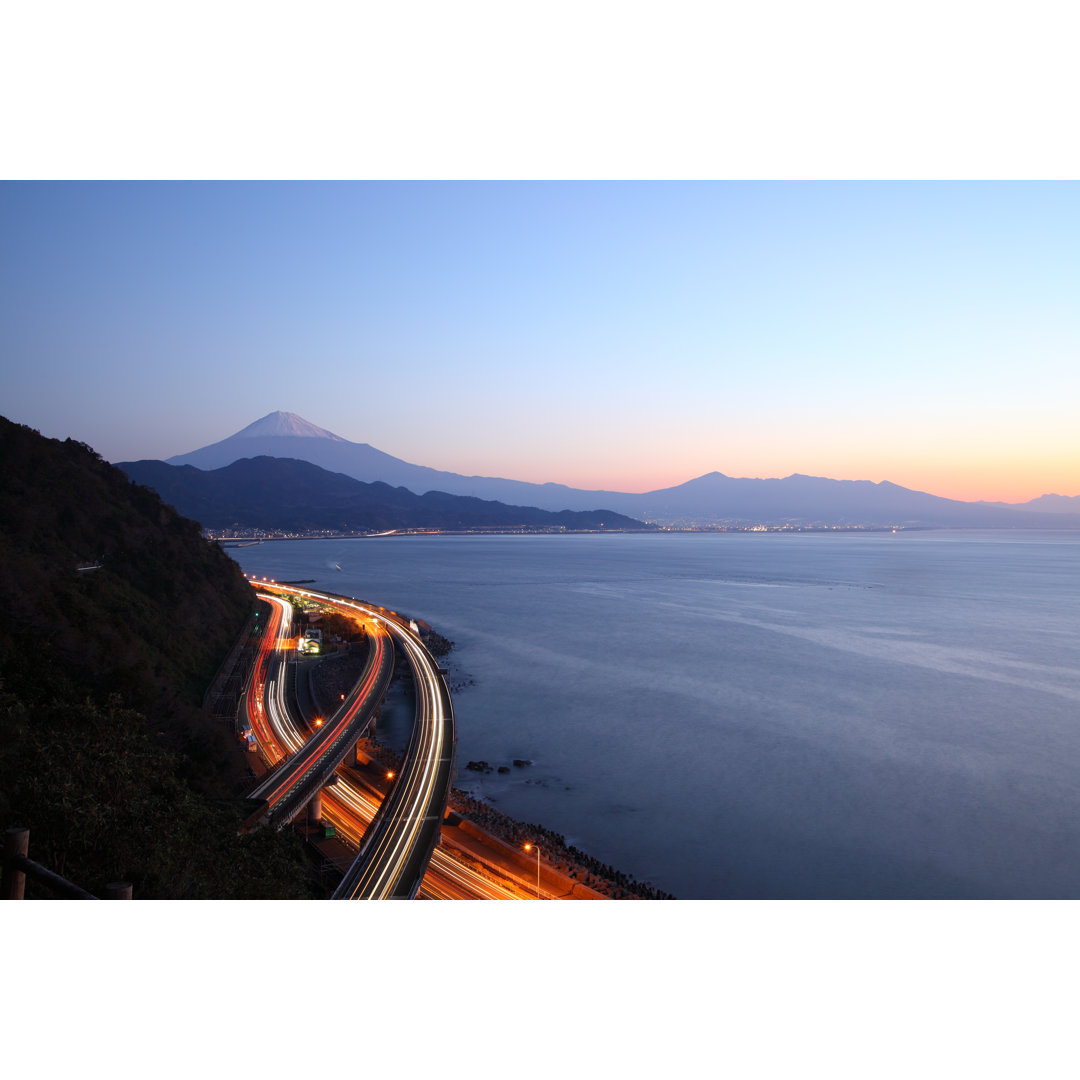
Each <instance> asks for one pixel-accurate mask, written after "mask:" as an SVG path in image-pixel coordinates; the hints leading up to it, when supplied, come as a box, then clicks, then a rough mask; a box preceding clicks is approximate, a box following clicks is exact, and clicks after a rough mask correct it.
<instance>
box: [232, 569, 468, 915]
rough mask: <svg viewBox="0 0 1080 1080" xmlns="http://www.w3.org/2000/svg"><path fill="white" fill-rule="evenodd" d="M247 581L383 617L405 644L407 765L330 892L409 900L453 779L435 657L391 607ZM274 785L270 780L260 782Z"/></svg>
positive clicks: (450, 716) (448, 717)
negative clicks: (412, 697)
mask: <svg viewBox="0 0 1080 1080" xmlns="http://www.w3.org/2000/svg"><path fill="white" fill-rule="evenodd" d="M253 584H254V585H255V586H256V588H259V589H263V590H274V591H275V592H285V593H286V594H292V595H296V596H306V597H310V598H312V599H316V600H319V601H320V602H322V603H326V604H329V605H332V606H333V607H336V608H339V609H341V610H346V611H349V610H351V611H353V612H355V613H358V614H361V615H363V616H365V617H366V618H367V619H370V620H372V621H374V622H375V623H376V624H379V623H382V624H384V625H385V628H386V630H388V631H389V632H390V633H391V634H392V635H393V637H394V639H395V641H396V642H397V643H398V644H399V645H400V646H401V647H402V648H403V649H404V650H405V655H406V657H407V659H408V661H409V664H410V666H411V668H412V671H413V679H414V683H415V686H416V715H415V718H414V722H413V733H412V738H411V739H410V742H409V746H408V749H407V750H406V754H405V763H404V765H403V766H402V769H401V772H400V774H399V776H398V778H397V780H396V782H395V784H394V787H393V788H392V790H391V791H390V794H389V795H388V796H387V798H386V800H385V801H384V802H383V804H382V806H381V807H380V808H379V811H378V813H377V814H376V818H375V821H374V822H373V823H372V825H371V827H370V828H369V829H368V830H367V831H366V833H365V835H364V839H363V846H362V847H361V850H360V854H359V855H358V856H357V858H356V860H355V862H354V863H353V865H352V867H350V869H349V871H348V873H347V874H346V875H345V878H344V880H343V881H342V883H341V885H340V886H339V888H338V889H337V891H336V892H335V893H334V898H335V899H372V900H376V899H412V898H413V897H414V896H416V894H417V891H418V890H419V888H420V883H421V881H422V880H423V877H424V872H425V870H426V868H427V866H428V863H429V861H430V859H431V856H432V852H433V850H434V848H435V845H436V844H437V843H438V840H439V835H440V831H441V828H442V821H443V817H444V816H445V812H446V800H447V798H448V796H449V793H450V784H451V782H452V780H453V766H454V743H455V735H454V711H453V705H452V703H451V701H450V693H449V691H448V690H447V687H446V684H445V682H444V681H443V678H442V675H441V673H440V671H439V667H438V665H437V663H436V662H435V660H434V658H433V657H432V656H431V654H430V653H429V652H428V651H427V649H426V648H425V647H424V645H423V644H422V642H421V641H420V639H419V636H418V635H417V634H416V633H415V632H414V631H413V630H412V629H411V627H410V626H409V625H408V624H407V622H406V621H405V620H404V619H402V618H401V617H400V616H397V615H395V614H394V613H393V612H388V611H386V610H385V609H383V608H378V607H375V606H373V605H366V604H361V603H359V602H358V601H355V600H351V599H347V598H345V597H341V596H333V595H330V594H327V593H319V592H312V591H310V590H306V589H299V588H296V587H295V586H289V585H278V584H276V583H267V582H261V583H255V582H253ZM361 681H363V679H362V680H361ZM311 741H312V742H314V741H315V740H311ZM297 756H298V757H299V756H300V755H297ZM272 783H273V778H271V780H268V781H267V782H266V785H265V786H267V787H268V788H269V786H271V785H272ZM260 790H262V789H260ZM262 797H264V798H265V797H267V796H266V795H263V796H262ZM301 805H302V804H301Z"/></svg>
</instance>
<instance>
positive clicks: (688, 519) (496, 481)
mask: <svg viewBox="0 0 1080 1080" xmlns="http://www.w3.org/2000/svg"><path fill="white" fill-rule="evenodd" d="M278 431H286V432H291V433H289V434H266V432H278ZM312 431H314V432H319V433H321V434H318V435H312V434H310V432H312ZM245 432H248V434H244V433H245ZM260 456H266V457H273V458H292V459H299V460H302V461H308V462H310V463H311V464H314V465H318V466H319V467H320V468H323V469H326V470H327V471H329V472H332V473H340V474H344V475H345V476H349V477H351V478H353V479H354V480H359V481H361V482H364V483H374V482H382V483H386V484H389V485H390V486H391V487H404V488H407V489H408V490H409V491H411V492H413V493H414V494H417V495H423V494H425V493H427V492H429V491H440V492H445V493H447V494H451V495H463V496H468V497H472V498H479V499H484V500H488V501H497V502H501V503H506V504H509V505H514V506H531V507H536V508H537V509H541V510H550V511H561V510H595V509H596V508H597V507H601V506H602V507H604V508H605V509H608V510H611V511H613V512H615V513H619V514H623V515H626V516H627V517H631V518H635V519H637V520H642V521H652V522H659V523H663V524H668V525H722V524H736V525H737V524H753V523H784V522H790V523H792V524H804V525H809V524H821V525H833V524H837V525H845V524H846V525H853V524H872V525H879V526H896V525H909V526H911V525H917V526H924V527H961V528H1012V527H1023V528H1080V496H1076V497H1072V496H1053V497H1050V496H1040V497H1039V499H1035V500H1031V502H1030V503H1026V504H1025V503H1018V504H1009V503H986V502H972V503H968V502H963V501H961V500H956V499H946V498H944V497H943V496H939V495H932V494H930V493H928V492H920V491H915V490H913V489H910V488H905V487H902V486H901V485H899V484H895V483H893V482H892V481H889V480H881V481H872V480H833V479H831V478H829V477H815V476H809V475H807V474H805V473H792V474H791V475H789V476H787V477H783V478H750V477H731V476H727V475H726V474H724V473H722V472H719V471H718V470H712V471H711V472H707V473H703V474H702V475H701V476H698V477H693V478H692V479H690V480H687V481H685V482H684V483H682V484H676V485H673V486H671V487H668V488H661V489H657V490H655V491H649V492H644V493H642V494H635V493H627V492H617V491H607V490H587V489H581V488H572V487H569V486H567V485H565V484H559V483H555V482H552V481H549V482H547V483H543V484H535V483H530V482H527V481H522V480H510V479H506V478H503V477H486V476H464V475H461V474H459V473H452V472H448V471H444V470H439V469H432V468H429V467H427V466H423V465H414V464H412V463H410V462H407V461H403V460H402V459H401V458H396V457H393V456H392V455H390V454H387V453H385V452H384V451H382V450H379V449H377V448H376V447H373V446H371V445H370V444H369V443H355V442H351V441H349V440H348V439H343V438H342V437H341V436H339V435H335V434H334V433H332V432H329V431H326V429H324V428H320V427H318V426H317V425H315V424H311V423H310V422H309V421H307V420H304V419H303V418H302V417H299V416H297V415H296V414H295V413H285V412H277V413H269V414H267V416H265V417H262V418H260V419H259V420H257V421H255V422H254V423H253V424H249V425H248V426H247V427H246V428H244V429H242V430H241V431H240V432H237V433H236V434H235V435H231V436H229V437H228V438H226V439H222V440H220V441H219V442H217V443H213V444H211V445H209V446H206V447H202V448H201V449H199V450H194V451H191V452H190V453H187V454H179V455H175V456H173V457H170V458H168V459H166V463H167V464H169V465H191V466H194V467H195V468H198V469H202V470H208V469H209V470H212V469H218V468H223V467H224V466H226V465H230V464H232V463H233V462H234V461H237V460H240V459H242V458H249V457H260Z"/></svg>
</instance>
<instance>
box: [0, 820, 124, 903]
mask: <svg viewBox="0 0 1080 1080" xmlns="http://www.w3.org/2000/svg"><path fill="white" fill-rule="evenodd" d="M29 850H30V830H29V829H20V828H14V829H8V830H7V832H5V833H4V870H3V880H2V881H0V897H2V898H3V899H4V900H22V899H24V898H25V893H26V879H27V877H31V878H33V879H34V880H35V881H40V882H41V883H42V884H43V885H45V886H46V887H47V888H49V889H52V891H53V892H55V893H59V895H60V896H63V897H65V898H66V899H68V900H100V899H102V898H101V897H99V896H94V894H93V893H88V892H87V891H86V890H85V889H83V888H80V887H79V886H78V885H76V884H75V883H74V882H73V881H68V879H67V878H63V877H61V876H60V875H59V874H54V873H53V872H52V871H51V870H50V869H48V867H45V866H42V865H41V863H36V862H34V860H33V859H30V858H28V857H27V852H28V851H29ZM104 899H106V900H130V899H131V883H130V882H129V881H114V882H113V883H112V884H110V885H106V886H105V897H104Z"/></svg>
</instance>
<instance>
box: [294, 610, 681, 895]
mask: <svg viewBox="0 0 1080 1080" xmlns="http://www.w3.org/2000/svg"><path fill="white" fill-rule="evenodd" d="M416 623H417V625H418V626H419V628H420V633H421V637H422V639H423V640H424V643H425V645H427V647H428V649H429V650H430V651H431V652H432V654H433V655H434V656H436V657H437V658H439V659H440V660H441V659H442V658H443V657H445V656H447V655H448V654H449V653H450V652H451V650H452V649H453V647H454V643H453V642H452V641H450V640H448V639H447V638H445V637H443V636H442V635H441V634H439V633H438V632H436V631H434V630H432V629H431V627H430V626H429V625H428V624H427V623H426V622H424V621H423V620H420V619H417V620H416ZM357 662H358V661H357ZM352 666H353V665H352V664H350V663H349V659H348V658H347V657H346V656H343V657H342V660H341V661H338V662H329V663H328V662H326V661H320V662H318V663H317V664H315V665H314V666H313V668H312V675H313V680H312V681H313V690H314V691H315V694H316V697H317V698H318V697H326V698H327V699H328V700H333V699H334V698H336V697H337V695H338V694H339V693H340V692H341V687H342V686H343V685H344V683H346V682H348V681H349V680H350V678H352V671H351V668H352ZM405 670H406V669H405V668H403V669H402V673H401V675H395V679H397V678H399V677H407V676H405V674H404V672H405ZM403 757H404V754H403V753H402V752H400V751H398V750H395V749H393V748H392V747H390V746H387V745H384V744H383V743H381V742H380V741H379V739H378V736H377V735H376V736H375V737H374V738H368V737H365V738H364V739H362V740H361V741H360V744H359V745H358V748H357V760H358V763H362V764H363V765H367V764H372V765H374V766H377V769H373V770H371V773H372V776H375V775H376V774H377V775H378V776H379V777H381V776H382V775H383V774H384V773H385V772H386V770H393V771H395V772H396V771H398V770H399V769H400V767H401V762H402V760H403ZM368 783H369V786H374V787H379V786H380V785H379V784H378V783H377V782H376V783H375V784H372V781H371V779H370V778H369V780H368ZM440 843H441V844H442V845H443V846H445V847H447V848H450V849H452V850H455V851H456V852H458V853H460V854H463V855H464V856H466V857H467V858H469V859H471V860H474V861H478V862H480V863H482V864H483V865H485V866H486V867H487V868H488V869H489V870H490V871H491V872H492V873H495V874H497V875H502V876H506V877H511V878H513V879H515V880H517V881H518V882H519V883H520V882H522V881H524V882H525V883H526V884H527V883H528V882H529V881H530V880H535V878H534V875H535V873H536V870H535V867H536V859H535V856H534V855H530V854H528V853H527V852H526V851H525V844H526V843H529V844H532V845H534V846H536V847H539V849H540V861H541V870H542V878H543V882H544V885H545V888H546V889H547V891H549V892H551V893H553V894H554V895H556V896H558V897H559V898H560V899H578V900H584V899H592V900H674V899H675V897H674V896H672V895H671V894H670V893H666V892H664V891H663V890H660V889H657V888H656V887H655V886H653V885H652V884H651V883H650V882H642V881H638V880H637V879H636V878H634V877H633V875H631V874H627V873H625V872H624V871H621V870H618V869H617V868H615V867H612V866H609V865H607V864H606V863H604V862H602V861H601V860H600V859H597V858H595V857H594V856H592V855H589V854H588V853H587V852H584V851H581V850H580V849H579V848H577V847H575V846H573V845H569V844H567V843H566V838H565V837H564V836H563V835H562V834H561V833H557V832H554V831H553V830H551V829H548V828H546V827H545V826H543V825H540V824H537V823H530V822H523V821H518V820H516V819H514V818H512V817H510V816H509V815H507V814H504V813H502V811H500V810H497V809H496V808H495V807H493V806H492V805H490V804H489V803H487V802H485V801H484V800H482V799H477V798H475V797H474V796H472V795H470V794H469V793H468V792H465V791H462V790H461V789H459V788H457V787H454V788H452V789H451V792H450V798H449V802H448V805H447V813H446V817H445V819H444V821H443V827H442V835H441V839H440Z"/></svg>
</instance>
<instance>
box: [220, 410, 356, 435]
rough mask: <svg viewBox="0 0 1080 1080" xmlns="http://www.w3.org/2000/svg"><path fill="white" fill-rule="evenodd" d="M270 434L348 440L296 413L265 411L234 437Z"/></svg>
mask: <svg viewBox="0 0 1080 1080" xmlns="http://www.w3.org/2000/svg"><path fill="white" fill-rule="evenodd" d="M270 435H292V436H295V437H297V438H300V439H333V440H334V441H335V442H348V441H349V440H348V439H343V438H342V437H341V436H340V435H335V434H334V433H333V432H332V431H327V430H326V428H321V427H317V426H316V425H315V424H313V423H311V422H310V421H309V420H305V419H304V418H303V417H302V416H297V415H296V413H292V412H282V411H281V410H280V409H279V410H278V411H277V412H272V413H267V414H266V415H265V416H264V417H263V418H262V419H261V420H256V421H255V423H253V424H248V426H247V427H246V428H244V429H243V430H242V431H238V432H237V433H236V434H235V435H234V436H233V438H234V439H259V438H264V437H266V436H270Z"/></svg>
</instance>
